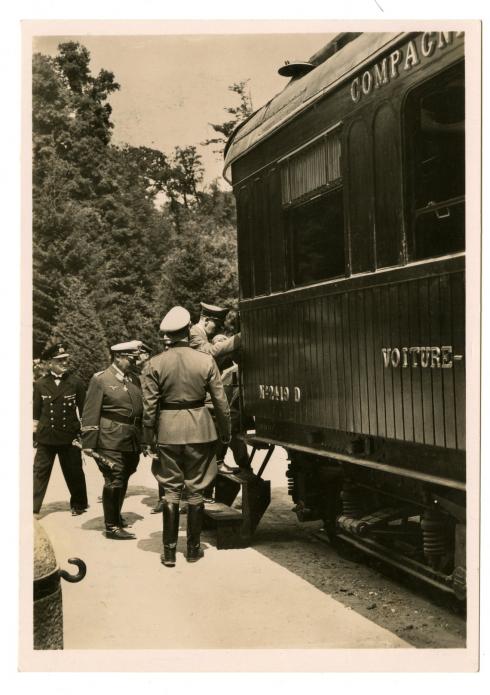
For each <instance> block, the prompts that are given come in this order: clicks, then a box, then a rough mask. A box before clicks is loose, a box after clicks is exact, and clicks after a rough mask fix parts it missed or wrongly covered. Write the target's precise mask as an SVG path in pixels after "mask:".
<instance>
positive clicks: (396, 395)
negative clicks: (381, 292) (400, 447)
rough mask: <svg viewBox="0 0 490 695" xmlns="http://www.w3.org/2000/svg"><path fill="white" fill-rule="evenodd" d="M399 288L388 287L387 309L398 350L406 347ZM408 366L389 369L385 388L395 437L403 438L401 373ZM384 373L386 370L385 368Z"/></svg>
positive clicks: (387, 407)
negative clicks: (402, 332) (387, 385)
mask: <svg viewBox="0 0 490 695" xmlns="http://www.w3.org/2000/svg"><path fill="white" fill-rule="evenodd" d="M400 289H401V285H393V286H391V287H389V288H388V297H387V299H388V310H389V322H390V334H391V344H392V345H396V346H397V347H398V349H399V350H401V348H402V347H404V346H405V347H406V343H404V342H403V340H402V338H401V331H400V323H401V322H402V321H404V320H405V317H404V310H405V307H403V309H402V307H401V304H400ZM407 369H408V371H409V368H406V367H403V366H402V364H400V367H399V368H398V369H392V370H391V377H392V381H391V391H390V389H386V385H385V394H386V411H387V412H390V414H392V417H393V424H394V428H393V435H392V436H393V437H395V439H404V438H405V426H404V405H405V401H404V392H403V381H402V379H403V374H404V373H405V372H406V371H407ZM385 374H386V370H385Z"/></svg>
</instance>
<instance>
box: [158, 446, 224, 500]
mask: <svg viewBox="0 0 490 695" xmlns="http://www.w3.org/2000/svg"><path fill="white" fill-rule="evenodd" d="M215 452H216V442H205V443H203V444H159V445H158V454H159V464H160V465H159V466H156V465H155V466H154V467H153V466H152V472H153V475H154V476H155V478H156V479H157V481H158V483H159V484H161V485H163V487H164V488H165V499H166V500H167V502H176V503H179V502H180V499H181V497H182V492H183V491H184V489H186V490H187V502H188V504H202V502H203V496H202V491H203V490H204V489H205V488H206V487H208V485H209V484H210V483H212V482H213V480H214V479H215V477H216V474H217V472H218V467H217V465H216V456H215Z"/></svg>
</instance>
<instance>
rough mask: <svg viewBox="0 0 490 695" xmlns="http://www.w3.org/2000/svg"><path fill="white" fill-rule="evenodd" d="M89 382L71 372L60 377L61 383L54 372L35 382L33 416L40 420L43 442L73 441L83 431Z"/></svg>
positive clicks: (39, 430)
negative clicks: (81, 426)
mask: <svg viewBox="0 0 490 695" xmlns="http://www.w3.org/2000/svg"><path fill="white" fill-rule="evenodd" d="M84 400H85V385H84V383H83V381H82V380H81V379H79V377H77V376H75V374H71V373H70V372H66V373H65V374H63V375H62V376H60V381H59V385H58V386H57V385H56V381H55V377H54V376H53V375H52V374H51V373H50V374H47V375H46V376H43V377H41V378H40V379H38V380H37V381H36V382H35V383H34V397H33V417H34V420H38V421H39V423H38V426H37V432H36V440H37V442H38V443H39V444H51V445H53V446H56V445H60V446H62V445H65V444H71V443H72V441H73V439H74V438H75V437H76V436H77V435H78V434H79V433H80V421H79V419H78V415H77V408H78V412H79V413H81V412H82V409H83V405H84Z"/></svg>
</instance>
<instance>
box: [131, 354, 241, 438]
mask: <svg viewBox="0 0 490 695" xmlns="http://www.w3.org/2000/svg"><path fill="white" fill-rule="evenodd" d="M141 382H142V388H143V406H144V415H143V428H144V436H145V441H147V442H148V443H149V442H150V441H151V438H152V435H153V432H154V431H155V430H157V434H158V442H159V443H161V444H199V443H204V442H212V441H215V440H216V438H217V434H216V427H215V425H214V422H213V418H212V416H211V414H210V412H209V409H208V408H206V407H205V406H203V405H200V406H199V403H200V402H202V403H204V400H205V398H206V394H207V393H209V394H210V396H211V400H212V402H213V406H214V414H215V417H216V424H217V427H218V430H219V434H220V436H221V437H222V438H225V439H228V438H229V436H230V408H229V406H228V401H227V399H226V396H225V392H224V390H223V385H222V383H221V378H220V375H219V371H218V367H217V365H216V362H215V361H214V359H213V358H212V357H211V356H210V355H207V354H205V353H203V352H199V351H198V350H194V349H192V348H191V347H190V346H189V344H188V343H186V342H179V343H175V344H174V345H173V346H171V347H170V348H169V349H168V350H166V351H165V352H161V353H160V354H159V355H156V356H155V357H152V359H151V360H150V361H149V364H148V368H147V369H145V370H144V372H143V374H142V377H141ZM186 403H187V404H190V405H191V404H194V405H195V404H197V407H190V408H186V407H185V404H186ZM166 404H169V405H170V409H166V408H165V405H166ZM157 428H158V429H157Z"/></svg>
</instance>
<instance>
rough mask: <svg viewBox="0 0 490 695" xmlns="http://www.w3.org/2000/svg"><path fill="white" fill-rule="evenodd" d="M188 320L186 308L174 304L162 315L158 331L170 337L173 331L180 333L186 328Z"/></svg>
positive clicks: (189, 320)
mask: <svg viewBox="0 0 490 695" xmlns="http://www.w3.org/2000/svg"><path fill="white" fill-rule="evenodd" d="M190 322H191V315H190V314H189V312H188V311H187V309H184V307H183V306H174V307H172V309H170V311H169V312H168V313H166V314H165V316H164V317H163V319H162V322H161V324H160V332H161V333H164V334H165V335H166V336H167V337H168V338H170V339H171V338H172V336H173V335H174V334H175V333H182V331H183V330H184V329H186V328H188V327H189V325H190Z"/></svg>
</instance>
